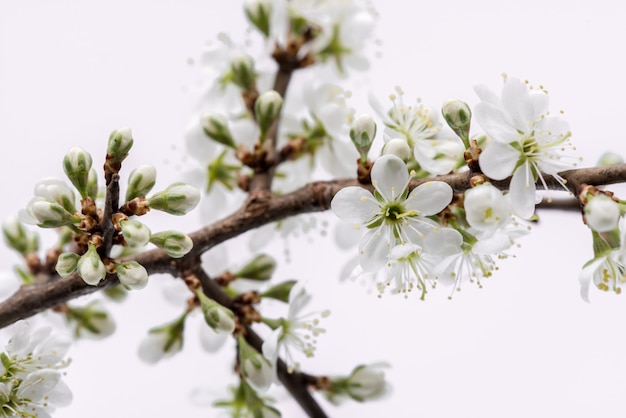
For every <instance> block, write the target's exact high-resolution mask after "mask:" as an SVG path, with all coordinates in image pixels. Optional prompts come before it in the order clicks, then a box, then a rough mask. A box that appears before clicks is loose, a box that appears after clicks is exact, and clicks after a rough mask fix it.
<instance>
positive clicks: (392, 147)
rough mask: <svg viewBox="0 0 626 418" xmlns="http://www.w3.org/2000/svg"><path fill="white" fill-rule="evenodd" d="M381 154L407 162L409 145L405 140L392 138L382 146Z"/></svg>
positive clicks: (409, 156)
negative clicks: (393, 156)
mask: <svg viewBox="0 0 626 418" xmlns="http://www.w3.org/2000/svg"><path fill="white" fill-rule="evenodd" d="M382 154H383V155H387V154H392V155H395V156H396V157H398V158H400V159H401V160H402V161H404V162H407V161H408V160H409V158H411V147H409V143H408V142H407V141H406V140H405V139H402V138H392V139H390V140H389V141H387V143H385V145H384V146H383V152H382Z"/></svg>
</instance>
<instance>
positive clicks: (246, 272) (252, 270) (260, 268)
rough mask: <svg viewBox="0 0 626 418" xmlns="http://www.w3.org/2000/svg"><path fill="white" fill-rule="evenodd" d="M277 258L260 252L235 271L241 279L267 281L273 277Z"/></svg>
mask: <svg viewBox="0 0 626 418" xmlns="http://www.w3.org/2000/svg"><path fill="white" fill-rule="evenodd" d="M274 270H276V260H274V258H272V257H270V256H269V255H267V254H259V255H257V256H256V257H254V258H253V259H252V260H250V261H249V262H248V263H247V264H246V265H245V266H243V267H242V268H241V269H239V271H237V272H236V273H235V276H237V278H239V279H248V280H258V281H265V280H269V279H271V278H272V274H274Z"/></svg>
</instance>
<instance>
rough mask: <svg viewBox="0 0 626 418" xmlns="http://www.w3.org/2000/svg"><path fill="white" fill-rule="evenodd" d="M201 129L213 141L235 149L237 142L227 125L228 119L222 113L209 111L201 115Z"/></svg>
mask: <svg viewBox="0 0 626 418" xmlns="http://www.w3.org/2000/svg"><path fill="white" fill-rule="evenodd" d="M202 129H203V130H204V133H205V134H206V135H207V136H208V137H209V138H211V139H212V140H214V141H215V142H219V143H220V144H222V145H225V146H227V147H229V148H232V149H234V150H236V149H237V144H236V143H235V140H234V139H233V136H232V134H231V133H230V128H229V127H228V120H227V119H226V117H224V115H220V114H219V113H211V114H206V115H204V116H202Z"/></svg>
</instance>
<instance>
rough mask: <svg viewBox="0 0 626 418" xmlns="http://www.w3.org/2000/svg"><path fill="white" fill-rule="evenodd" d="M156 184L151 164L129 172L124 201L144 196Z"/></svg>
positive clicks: (154, 170)
mask: <svg viewBox="0 0 626 418" xmlns="http://www.w3.org/2000/svg"><path fill="white" fill-rule="evenodd" d="M154 183H156V169H155V168H154V166H153V165H151V164H143V165H140V166H139V167H137V168H135V169H134V170H133V171H131V172H130V176H129V177H128V189H127V190H126V201H127V202H128V201H130V200H133V199H134V198H136V197H140V196H146V195H147V194H148V193H150V190H152V188H153V187H154Z"/></svg>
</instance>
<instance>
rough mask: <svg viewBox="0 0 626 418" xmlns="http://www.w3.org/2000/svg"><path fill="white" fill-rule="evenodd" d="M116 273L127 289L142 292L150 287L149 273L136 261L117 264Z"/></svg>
mask: <svg viewBox="0 0 626 418" xmlns="http://www.w3.org/2000/svg"><path fill="white" fill-rule="evenodd" d="M115 272H116V273H117V278H118V279H119V281H120V283H121V284H122V285H124V287H125V288H127V289H131V290H140V289H143V288H144V287H146V286H147V285H148V272H147V271H146V269H145V268H144V266H142V265H141V264H139V263H138V262H136V261H127V262H125V263H121V264H116V265H115Z"/></svg>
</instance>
